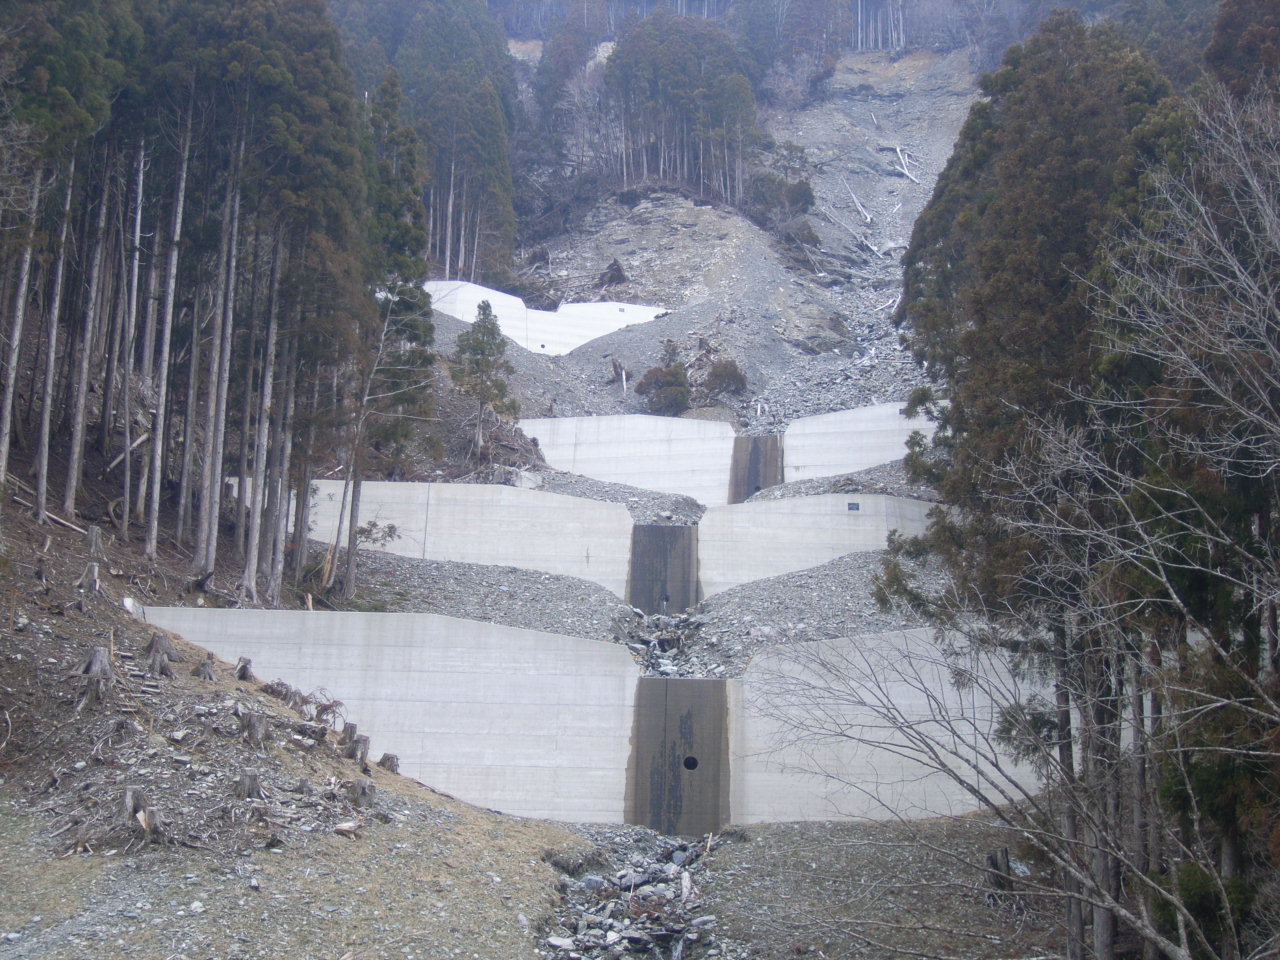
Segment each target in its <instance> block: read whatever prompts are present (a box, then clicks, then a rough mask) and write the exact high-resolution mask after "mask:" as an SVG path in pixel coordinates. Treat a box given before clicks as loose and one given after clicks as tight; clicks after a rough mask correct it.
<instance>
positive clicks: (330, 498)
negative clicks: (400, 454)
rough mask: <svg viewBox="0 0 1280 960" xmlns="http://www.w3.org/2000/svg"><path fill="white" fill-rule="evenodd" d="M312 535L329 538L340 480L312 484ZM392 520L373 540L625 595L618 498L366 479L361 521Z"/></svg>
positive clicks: (625, 531)
mask: <svg viewBox="0 0 1280 960" xmlns="http://www.w3.org/2000/svg"><path fill="white" fill-rule="evenodd" d="M315 486H316V496H315V499H314V501H313V504H312V511H311V513H312V523H313V528H312V532H313V535H314V536H316V537H319V538H322V539H323V538H328V539H330V540H331V539H332V538H333V534H334V527H335V525H336V524H337V518H338V510H339V508H340V506H341V504H342V484H341V483H340V482H338V481H333V480H322V481H318V482H317V483H316V485H315ZM370 521H373V522H376V523H378V524H383V525H385V524H394V525H395V528H396V532H397V534H398V537H397V538H396V539H394V540H391V541H390V542H388V543H386V544H383V545H381V546H380V547H375V548H374V549H381V550H385V551H386V552H388V553H394V554H396V555H398V556H402V557H413V558H415V559H418V560H452V561H456V562H460V563H487V564H496V565H501V566H509V567H519V568H520V569H523V570H542V571H545V572H547V573H559V574H564V575H566V576H570V577H579V578H580V579H583V580H590V581H592V582H593V583H598V584H600V585H601V586H602V587H604V588H605V589H606V590H610V591H612V592H613V593H614V594H616V595H617V596H618V597H619V598H624V597H626V595H627V576H628V570H629V565H630V554H631V515H630V514H629V513H628V512H627V508H626V507H624V506H622V505H621V504H617V503H602V502H600V501H597V500H585V499H581V498H578V497H566V496H562V495H561V494H555V493H546V492H543V491H540V490H521V489H518V488H516V487H506V486H501V485H497V484H465V483H394V482H389V481H385V482H384V481H377V482H374V481H367V482H366V483H364V484H363V485H362V490H361V495H360V522H361V524H365V523H369V522H370Z"/></svg>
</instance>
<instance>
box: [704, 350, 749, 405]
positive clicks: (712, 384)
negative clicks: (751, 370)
mask: <svg viewBox="0 0 1280 960" xmlns="http://www.w3.org/2000/svg"><path fill="white" fill-rule="evenodd" d="M746 387H747V378H746V375H745V374H743V372H742V370H741V369H739V367H738V361H736V360H734V359H732V358H730V359H725V360H717V361H716V362H715V363H713V364H712V365H711V369H710V370H708V371H707V393H709V394H711V395H712V396H715V395H716V394H720V393H739V392H740V391H742V390H745V389H746Z"/></svg>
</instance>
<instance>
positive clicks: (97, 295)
mask: <svg viewBox="0 0 1280 960" xmlns="http://www.w3.org/2000/svg"><path fill="white" fill-rule="evenodd" d="M9 10H10V11H13V12H14V13H15V14H16V16H15V18H14V19H13V20H12V21H11V22H12V23H13V24H14V27H13V30H12V31H11V33H10V34H8V35H7V36H6V37H5V38H4V42H5V43H6V44H7V48H6V50H5V53H6V55H7V57H8V59H9V60H10V61H11V62H12V63H13V65H14V67H13V70H14V73H13V76H12V84H10V85H9V86H7V87H6V95H7V96H9V97H10V99H11V100H12V102H13V103H14V105H15V115H16V116H17V117H19V118H20V119H21V121H22V122H24V123H25V124H27V125H28V126H29V127H30V128H31V129H32V130H34V131H35V133H36V134H37V135H38V146H37V147H35V148H34V149H33V150H32V151H30V153H29V154H28V156H27V157H26V162H27V169H28V170H29V177H30V179H31V180H32V181H33V182H43V184H44V185H45V186H46V187H47V189H44V190H42V191H40V192H39V193H38V197H39V202H40V211H39V221H40V224H41V227H42V229H41V230H39V231H35V232H32V231H26V230H22V231H5V235H4V238H3V242H4V247H3V249H2V251H0V255H2V256H3V257H4V259H5V269H6V271H13V272H12V274H11V275H12V276H15V277H18V276H21V277H22V281H21V283H19V284H17V285H16V286H14V287H10V288H7V290H8V293H9V295H11V296H12V297H13V300H12V303H13V304H15V305H18V306H20V307H21V310H19V311H18V314H19V315H20V316H21V317H22V319H23V320H25V321H26V322H27V326H26V329H27V330H31V329H35V330H41V329H43V330H44V331H46V333H45V336H44V337H41V338H35V337H31V336H23V335H22V333H23V331H22V328H21V327H20V326H19V325H18V323H17V322H16V319H17V318H13V320H11V321H9V324H8V329H7V330H6V335H11V334H14V333H15V332H16V333H17V334H18V335H17V336H15V337H13V338H12V339H13V342H14V343H16V344H18V345H19V346H20V347H21V349H22V350H24V351H26V355H25V358H24V357H22V356H19V357H18V359H17V363H12V362H8V358H6V369H7V370H8V371H12V370H14V369H16V368H17V367H18V366H19V365H22V366H27V367H29V368H30V369H33V370H37V371H38V375H39V376H40V378H41V380H42V381H43V383H42V384H41V386H40V387H39V388H38V389H36V390H34V391H29V395H28V396H26V397H25V398H24V399H23V400H22V403H24V404H25V405H26V406H25V408H24V409H18V410H15V411H14V412H15V415H17V416H20V417H23V418H25V419H27V420H28V422H33V423H38V424H39V426H38V427H37V428H36V434H37V436H36V437H35V438H34V443H33V447H34V448H35V449H36V450H37V451H38V455H37V464H36V467H37V473H38V474H39V483H38V487H39V496H38V500H39V509H40V510H41V511H42V512H43V511H44V510H46V509H52V508H54V507H55V506H57V504H55V503H53V500H54V498H55V497H58V496H59V495H61V499H62V503H61V506H62V509H64V510H67V511H68V512H71V511H74V510H75V509H76V508H77V506H78V505H79V503H80V502H81V498H82V496H83V491H82V487H81V478H82V476H83V471H84V469H85V463H86V461H89V460H94V459H95V458H102V462H103V463H110V462H112V461H113V460H114V462H115V466H114V467H113V468H112V470H111V472H110V474H109V479H110V480H111V481H112V482H113V483H116V484H119V488H118V489H119V491H120V495H119V497H118V499H117V502H118V504H119V507H118V509H119V511H120V512H121V513H122V514H123V515H122V516H121V517H120V522H121V523H122V524H128V523H129V522H134V523H138V524H140V525H142V526H145V527H146V528H147V536H146V539H147V547H148V550H149V551H151V552H154V550H155V544H156V539H157V524H158V520H159V516H160V509H159V508H160V505H161V494H162V492H163V493H165V496H166V497H168V499H167V501H166V503H165V509H166V511H167V510H170V509H172V510H174V521H175V522H176V530H175V532H176V534H177V536H178V537H179V539H180V540H181V541H183V542H185V543H188V544H191V545H193V546H194V547H195V566H194V570H193V572H194V573H195V574H197V575H201V574H203V573H206V572H207V571H208V570H210V569H212V565H213V563H214V562H215V560H216V557H217V550H218V539H219V538H218V536H217V535H216V534H217V530H218V528H219V520H220V517H221V515H222V510H223V509H224V507H225V505H224V504H223V503H222V502H221V497H220V493H219V491H220V484H219V483H217V482H216V481H215V479H214V478H215V477H220V476H221V475H222V472H223V471H224V470H227V469H229V470H231V471H232V472H239V473H244V474H245V475H247V476H250V477H254V478H255V479H256V478H257V477H259V476H261V478H262V483H261V484H260V485H258V487H259V489H261V490H262V491H263V494H262V496H261V497H255V496H253V495H246V494H245V493H244V492H243V491H244V487H243V486H242V488H241V490H242V493H241V494H240V495H239V497H238V498H237V499H236V501H235V502H234V503H233V504H232V505H231V509H232V510H233V511H234V512H235V515H236V516H237V519H238V522H237V524H236V530H237V534H236V540H237V543H236V548H237V550H238V551H239V552H240V554H241V556H243V557H245V559H246V570H245V576H244V582H245V585H246V586H245V590H246V592H248V593H250V594H254V593H255V592H256V590H257V588H258V586H259V578H265V579H266V581H267V584H268V596H269V597H271V598H274V599H278V597H279V592H280V589H281V586H282V580H283V577H284V572H285V571H284V558H285V556H286V554H288V553H290V552H292V553H293V555H295V556H298V555H299V554H300V553H305V551H299V550H297V549H296V546H297V545H291V544H290V543H289V542H288V537H287V536H286V533H285V531H286V529H287V527H286V524H285V523H284V519H283V517H284V511H285V509H286V508H287V505H288V497H287V496H286V495H285V492H286V491H287V490H288V489H289V487H290V486H292V485H293V484H294V483H296V482H298V479H299V477H301V478H302V480H303V482H304V484H305V482H306V477H307V476H308V471H309V470H310V469H312V467H313V465H314V463H315V462H316V458H318V457H320V456H322V455H325V452H326V451H332V450H334V449H339V450H341V449H343V447H344V446H345V445H349V436H350V435H349V434H348V433H347V431H348V427H349V425H350V424H351V423H352V422H353V421H352V417H353V416H354V415H355V411H353V403H352V399H353V397H359V396H360V389H359V384H360V383H361V382H363V381H364V378H365V377H366V376H367V372H366V370H367V368H368V367H369V365H370V364H371V363H372V360H371V359H370V358H371V357H372V351H373V348H374V346H375V345H376V344H377V343H378V342H379V341H380V337H381V333H382V330H383V324H382V320H383V317H382V315H381V314H380V312H379V310H378V309H377V306H376V303H375V299H374V296H373V293H374V291H375V290H376V289H380V288H381V289H387V288H389V287H394V286H396V285H399V284H402V283H414V282H418V281H420V280H421V279H422V278H423V277H424V276H425V272H426V268H425V264H424V263H423V261H422V260H421V258H420V254H421V248H422V243H423V238H424V236H425V226H426V225H425V219H424V213H423V212H422V209H421V208H422V201H421V196H422V192H423V190H424V188H425V187H426V186H427V171H426V169H425V151H424V150H423V147H422V144H421V142H420V138H418V137H417V136H416V134H414V133H413V131H411V130H409V129H407V128H406V127H405V126H404V124H403V123H401V122H399V121H398V119H396V117H395V115H396V113H397V112H398V110H399V108H398V106H397V104H396V101H397V99H398V98H399V97H400V96H401V94H400V92H399V91H398V90H397V89H396V85H395V82H394V80H392V79H389V80H388V83H387V84H386V85H385V86H383V87H382V88H381V89H379V91H378V94H377V97H376V98H375V101H374V103H373V105H372V109H371V110H370V111H362V110H361V109H360V108H359V105H358V102H357V99H356V96H355V93H354V89H353V87H352V83H351V79H350V76H349V75H348V73H347V70H346V68H345V67H344V65H343V56H342V49H341V44H340V42H339V38H338V34H337V32H336V31H335V29H334V27H333V25H332V23H331V22H330V20H329V19H328V17H327V15H326V12H325V9H324V6H323V5H322V4H321V3H320V2H318V0H288V2H285V0H254V2H249V3H242V2H235V3H232V2H230V0H192V2H184V3H174V4H141V3H137V4H133V3H128V2H125V0H116V2H99V3H88V4H82V3H69V2H67V3H59V2H42V3H21V2H20V3H17V4H11V5H10V7H9ZM144 38H145V42H144ZM120 229H123V230H124V231H125V241H124V242H122V243H121V242H113V240H112V237H113V235H114V234H113V233H112V232H111V231H115V230H120ZM23 264H27V265H28V266H27V267H25V268H24V267H23ZM419 312H420V311H419ZM6 316H8V311H6ZM408 332H409V333H411V336H409V337H407V338H406V339H405V341H404V342H405V343H408V344H411V345H412V346H413V348H414V350H415V351H418V352H417V353H410V354H407V355H411V356H413V358H414V362H415V363H425V361H426V359H427V358H426V356H425V355H424V354H422V353H421V350H422V348H423V347H424V345H426V344H428V343H429V338H430V329H429V324H427V325H424V324H422V323H418V324H417V325H416V327H415V329H414V330H413V331H408ZM46 345H47V349H42V348H43V347H44V346H46ZM130 379H135V380H136V381H137V382H140V383H142V384H143V385H144V388H145V390H146V391H147V393H146V395H145V396H143V397H141V398H139V397H138V396H137V395H135V394H133V393H132V392H129V391H125V390H123V389H121V384H122V383H125V382H128V381H129V380H130ZM90 392H97V393H98V394H99V396H100V408H101V415H99V413H98V411H96V410H95V409H94V408H95V407H97V406H99V404H97V403H95V404H94V405H90V404H88V403H87V402H86V400H85V399H84V398H86V397H87V396H88V394H89V393H90ZM64 398H65V399H64ZM175 410H182V411H185V412H186V413H187V414H188V415H187V416H185V417H176V416H172V415H171V414H173V412H174V411H175ZM95 418H96V419H97V421H98V422H97V423H94V422H93V420H94V419H95ZM7 420H8V418H6V421H7ZM198 421H200V422H205V423H208V424H210V425H211V426H210V429H208V430H196V429H193V424H195V423H196V422H198ZM60 424H65V430H66V433H65V434H62V435H61V436H60V437H59V438H58V439H57V443H58V444H59V445H60V446H62V447H63V448H64V449H68V450H69V451H70V452H71V454H72V457H71V465H70V467H69V468H68V469H67V471H66V472H65V474H61V475H60V471H61V466H60V464H58V463H56V462H54V461H53V459H52V458H51V457H49V455H48V451H49V450H50V449H51V448H55V447H54V446H53V444H52V443H50V434H52V433H53V432H55V431H57V430H59V429H62V428H60V426H59V425H60ZM147 435H159V436H162V437H164V438H165V443H164V444H163V445H161V444H149V443H147V442H146V441H147ZM343 437H347V438H348V440H347V441H344V440H343V439H342V438H343ZM135 440H139V441H140V443H139V445H138V446H135V447H134V448H133V449H134V453H133V454H132V455H131V456H124V457H118V454H120V453H121V452H122V451H123V450H124V449H125V448H127V447H129V446H130V444H131V443H132V442H133V441H135ZM162 450H164V451H166V455H165V456H163V457H161V456H158V455H157V454H158V453H159V452H160V451H162ZM264 468H265V469H264ZM246 486H247V485H246ZM174 494H176V496H174ZM305 528H306V525H305V522H304V523H303V525H302V527H301V529H303V530H305ZM250 531H252V533H250ZM246 538H247V539H249V540H252V541H253V543H246ZM255 554H256V557H255ZM295 572H296V571H295Z"/></svg>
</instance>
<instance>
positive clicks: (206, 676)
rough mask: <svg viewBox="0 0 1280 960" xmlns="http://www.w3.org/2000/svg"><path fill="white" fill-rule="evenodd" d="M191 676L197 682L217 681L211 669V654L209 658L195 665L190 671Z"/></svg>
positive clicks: (216, 676)
mask: <svg viewBox="0 0 1280 960" xmlns="http://www.w3.org/2000/svg"><path fill="white" fill-rule="evenodd" d="M191 675H192V676H193V677H195V678H196V679H197V680H217V679H218V675H217V673H215V672H214V669H213V654H212V653H211V654H209V656H207V657H205V658H204V659H203V660H201V661H200V662H199V663H197V664H196V666H195V669H194V670H192V671H191Z"/></svg>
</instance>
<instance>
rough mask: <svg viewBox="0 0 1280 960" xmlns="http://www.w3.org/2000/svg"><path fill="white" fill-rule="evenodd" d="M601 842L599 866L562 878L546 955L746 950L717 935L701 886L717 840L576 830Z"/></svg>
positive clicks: (675, 956)
mask: <svg viewBox="0 0 1280 960" xmlns="http://www.w3.org/2000/svg"><path fill="white" fill-rule="evenodd" d="M569 829H571V830H576V831H578V832H580V833H582V834H583V835H586V836H589V837H590V838H591V839H593V840H594V841H595V842H596V843H597V844H598V846H597V847H596V857H597V858H598V859H597V860H596V861H595V862H594V864H592V865H591V866H594V867H595V868H596V871H597V872H588V871H589V870H590V869H591V866H588V865H587V864H585V863H582V862H579V863H577V864H573V865H571V866H572V867H575V868H577V869H576V871H575V872H577V873H578V874H579V875H578V876H576V877H575V876H572V875H571V874H569V873H565V874H563V875H562V876H561V878H560V889H561V890H562V891H563V893H564V901H563V904H562V905H561V908H560V910H559V911H558V913H557V921H558V922H557V924H556V926H555V928H553V929H552V930H551V931H549V932H548V934H547V936H546V937H545V939H544V940H543V945H544V946H545V948H546V949H545V950H544V955H546V956H550V957H556V958H567V960H604V958H610V960H611V958H617V957H640V956H657V957H670V958H672V960H680V958H695V957H698V958H701V957H719V958H724V960H738V958H745V957H746V956H747V955H748V954H747V953H746V952H745V951H744V950H743V949H742V948H741V947H740V946H738V945H736V944H734V943H731V942H728V941H725V940H724V939H723V938H721V937H720V936H719V934H718V929H717V927H718V920H717V918H716V916H715V914H713V913H710V912H709V911H708V907H707V905H706V903H705V902H704V900H703V897H702V893H701V890H700V888H699V879H700V869H701V867H702V862H701V861H702V858H703V857H704V856H706V855H707V854H709V853H711V852H712V851H713V850H714V849H715V848H716V846H717V845H718V841H717V839H716V838H715V837H712V836H708V837H707V838H706V839H705V840H697V841H682V840H678V839H673V838H669V837H663V836H661V835H659V834H656V833H654V832H653V831H651V830H644V829H643V828H639V827H616V828H610V827H598V826H597V827H586V826H584V827H577V828H575V827H570V828H569Z"/></svg>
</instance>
